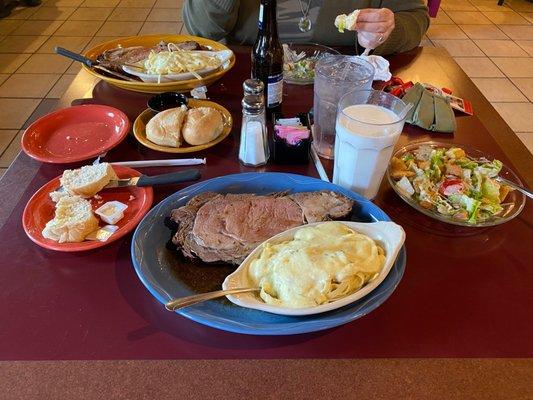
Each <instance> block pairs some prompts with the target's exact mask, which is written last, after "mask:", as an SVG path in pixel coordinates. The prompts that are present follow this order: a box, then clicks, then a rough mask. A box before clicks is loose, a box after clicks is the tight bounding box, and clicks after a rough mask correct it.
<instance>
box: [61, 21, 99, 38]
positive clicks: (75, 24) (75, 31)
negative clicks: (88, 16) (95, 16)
mask: <svg viewBox="0 0 533 400" xmlns="http://www.w3.org/2000/svg"><path fill="white" fill-rule="evenodd" d="M102 25H103V22H102V21H65V23H64V24H63V25H61V26H60V27H59V29H58V30H57V31H56V32H55V33H54V35H56V36H94V34H95V33H96V32H98V29H100V27H101V26H102Z"/></svg>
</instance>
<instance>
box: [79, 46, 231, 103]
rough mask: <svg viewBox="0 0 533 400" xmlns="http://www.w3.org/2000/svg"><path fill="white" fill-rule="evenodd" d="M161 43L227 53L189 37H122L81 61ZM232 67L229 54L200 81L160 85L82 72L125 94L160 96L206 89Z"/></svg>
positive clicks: (94, 71) (96, 49)
mask: <svg viewBox="0 0 533 400" xmlns="http://www.w3.org/2000/svg"><path fill="white" fill-rule="evenodd" d="M161 41H166V42H172V43H179V42H186V41H195V42H198V43H199V44H201V45H202V46H205V47H209V48H210V49H211V50H213V51H216V52H218V51H222V50H225V51H231V50H230V49H229V48H228V47H226V46H224V45H223V44H221V43H219V42H216V41H214V40H210V39H205V38H201V37H198V36H191V35H142V36H131V37H124V38H119V39H114V40H110V41H108V42H105V43H102V44H100V45H98V46H95V47H93V48H92V49H90V50H87V51H86V52H85V54H84V56H85V57H88V58H90V59H91V60H96V59H97V57H98V56H99V55H100V54H102V53H103V52H104V51H106V50H111V49H114V48H117V47H135V46H143V47H152V46H155V45H156V44H158V43H159V42H161ZM234 65H235V55H234V54H233V53H232V55H231V57H230V58H229V60H228V61H227V62H226V63H224V64H223V65H222V67H221V68H218V69H216V70H214V71H211V72H209V73H207V74H206V75H205V76H202V79H196V78H191V79H186V80H179V81H172V82H161V83H157V79H156V80H155V81H154V82H141V81H126V80H122V79H117V78H114V77H111V76H108V75H105V74H102V73H100V72H99V71H97V70H94V69H92V68H89V67H87V66H85V65H83V68H84V69H85V70H86V71H87V72H88V73H90V74H91V75H94V76H96V77H97V78H100V79H102V80H104V81H106V82H107V83H109V84H111V85H114V86H117V87H120V88H122V89H126V90H132V91H135V92H143V93H163V92H173V91H174V92H182V93H184V92H189V91H191V90H192V89H194V88H196V87H199V86H209V85H211V84H212V83H214V82H216V81H217V80H218V79H220V78H222V77H223V76H224V75H225V74H226V73H227V72H228V71H229V70H230V69H231V68H233V66H234Z"/></svg>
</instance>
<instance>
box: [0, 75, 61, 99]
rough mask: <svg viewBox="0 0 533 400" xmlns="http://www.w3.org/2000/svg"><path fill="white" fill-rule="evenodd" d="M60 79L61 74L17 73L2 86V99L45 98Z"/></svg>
mask: <svg viewBox="0 0 533 400" xmlns="http://www.w3.org/2000/svg"><path fill="white" fill-rule="evenodd" d="M60 77H61V74H19V73H16V74H13V75H11V77H10V78H9V79H8V80H7V81H5V82H4V83H3V84H2V85H1V86H0V97H16V98H18V97H28V98H34V99H39V98H43V97H45V96H46V94H47V93H48V91H49V90H50V89H51V88H52V86H54V84H55V83H56V82H57V80H58V79H59V78H60Z"/></svg>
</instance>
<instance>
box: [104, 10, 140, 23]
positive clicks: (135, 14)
mask: <svg viewBox="0 0 533 400" xmlns="http://www.w3.org/2000/svg"><path fill="white" fill-rule="evenodd" d="M149 13H150V9H149V8H125V7H123V8H115V10H114V11H113V13H112V14H111V16H110V17H109V21H143V22H144V21H146V17H148V14H149Z"/></svg>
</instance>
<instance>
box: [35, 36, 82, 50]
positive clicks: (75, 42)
mask: <svg viewBox="0 0 533 400" xmlns="http://www.w3.org/2000/svg"><path fill="white" fill-rule="evenodd" d="M90 40H91V38H89V37H86V36H81V37H80V36H77V37H69V36H52V37H50V39H48V40H47V41H46V42H44V44H43V45H42V46H41V47H40V48H39V50H37V53H49V54H53V53H55V52H54V47H56V46H59V47H64V48H66V49H69V50H72V51H74V52H76V53H81V51H82V50H83V49H84V48H85V46H87V44H88V43H89V41H90Z"/></svg>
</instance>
